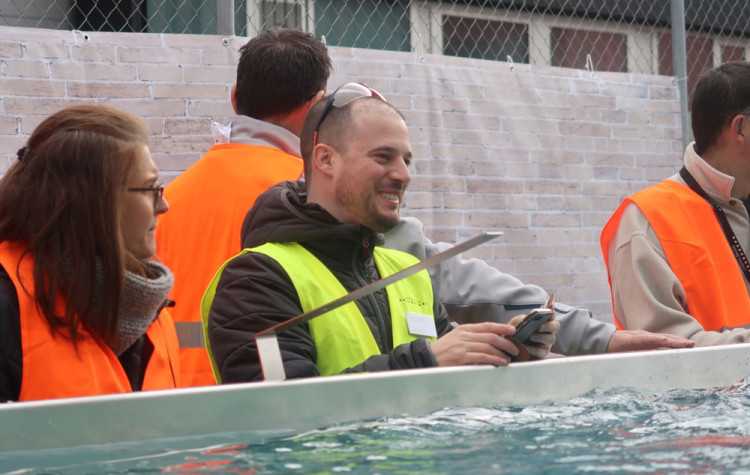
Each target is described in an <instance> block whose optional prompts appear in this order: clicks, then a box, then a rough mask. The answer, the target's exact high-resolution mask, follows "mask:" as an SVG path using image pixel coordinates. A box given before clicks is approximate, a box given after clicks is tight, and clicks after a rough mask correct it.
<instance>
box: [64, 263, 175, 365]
mask: <svg viewBox="0 0 750 475" xmlns="http://www.w3.org/2000/svg"><path fill="white" fill-rule="evenodd" d="M146 265H147V267H148V269H147V273H148V274H149V276H151V277H142V276H140V275H138V274H134V273H132V272H129V271H127V270H126V271H125V283H124V292H123V297H122V307H120V317H119V319H118V321H117V331H116V332H115V334H114V336H113V337H112V338H104V342H105V343H106V344H107V345H108V346H109V347H110V348H111V349H112V351H113V352H114V353H115V354H116V355H117V356H120V355H121V354H122V353H123V352H124V351H125V350H127V349H128V348H129V347H130V345H132V344H133V343H135V342H136V341H137V340H138V339H139V338H140V337H141V336H143V334H144V333H146V330H147V329H148V327H149V325H151V323H153V322H154V320H156V317H157V316H158V314H157V312H158V311H159V309H160V308H161V306H162V305H164V302H165V300H166V298H167V295H168V294H169V291H170V290H171V289H172V284H173V283H174V276H173V275H172V271H170V270H169V268H168V267H167V266H165V265H164V264H161V263H159V262H155V261H151V260H148V261H146ZM63 269H64V270H63V272H64V273H65V274H66V276H68V277H69V278H73V272H72V266H71V265H70V263H69V262H65V263H64V264H63ZM95 285H96V288H95V289H94V298H93V302H92V305H91V311H92V313H93V314H94V315H97V314H100V313H101V310H102V294H103V292H102V290H103V288H104V283H103V282H102V266H101V262H99V261H97V263H96V284H95Z"/></svg>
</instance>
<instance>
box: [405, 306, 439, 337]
mask: <svg viewBox="0 0 750 475" xmlns="http://www.w3.org/2000/svg"><path fill="white" fill-rule="evenodd" d="M406 325H407V326H408V327H409V333H411V334H412V335H417V336H429V337H432V338H437V329H436V328H435V317H433V316H432V315H423V314H421V313H413V312H406Z"/></svg>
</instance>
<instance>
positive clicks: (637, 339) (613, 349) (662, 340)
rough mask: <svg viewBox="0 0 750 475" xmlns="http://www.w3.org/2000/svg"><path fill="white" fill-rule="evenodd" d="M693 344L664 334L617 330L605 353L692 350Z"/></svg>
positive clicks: (684, 339)
mask: <svg viewBox="0 0 750 475" xmlns="http://www.w3.org/2000/svg"><path fill="white" fill-rule="evenodd" d="M693 346H695V342H694V341H691V340H688V339H686V338H681V337H679V336H675V335H668V334H666V333H651V332H647V331H645V330H617V331H616V332H614V333H613V334H612V339H611V340H609V346H608V347H607V353H617V352H620V351H644V350H658V349H668V348H692V347H693Z"/></svg>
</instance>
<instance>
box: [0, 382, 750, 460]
mask: <svg viewBox="0 0 750 475" xmlns="http://www.w3.org/2000/svg"><path fill="white" fill-rule="evenodd" d="M749 390H750V384H749V383H748V381H744V382H742V383H739V384H737V385H734V386H731V387H728V388H719V389H706V390H673V391H667V392H663V393H658V394H650V395H643V394H640V393H637V392H634V391H629V390H616V391H611V390H610V391H593V392H591V393H589V394H587V395H585V396H583V397H579V398H575V399H572V400H570V401H568V402H566V403H555V404H550V405H543V406H542V405H540V406H528V407H496V408H479V407H472V408H446V409H443V410H441V411H438V412H435V413H432V414H430V415H428V416H423V417H391V418H386V419H382V420H377V421H368V422H361V423H357V424H348V425H345V426H335V427H330V428H326V429H323V430H317V431H313V432H308V433H305V434H300V435H298V436H295V437H291V438H287V439H283V440H277V441H270V442H267V443H265V444H262V445H246V444H243V443H242V436H241V434H235V435H226V436H225V437H224V438H223V439H221V438H219V439H217V438H216V437H213V438H212V439H211V440H209V439H191V440H174V441H161V442H146V443H137V444H132V443H131V444H114V445H108V446H100V447H89V448H76V449H67V450H66V451H65V452H62V453H60V452H56V453H52V452H53V451H45V452H43V453H39V454H37V455H39V457H32V456H28V455H27V456H26V458H27V460H20V459H12V458H11V459H8V458H5V459H4V458H3V455H0V468H3V467H5V469H6V470H5V472H6V473H18V474H21V473H23V474H27V473H28V474H115V473H133V474H136V473H137V474H149V473H165V472H166V473H180V474H198V473H216V474H250V473H368V474H371V473H372V474H376V473H382V474H386V473H387V474H391V473H403V474H415V473H425V474H427V473H429V474H439V473H451V474H453V473H461V474H492V473H498V474H509V473H555V474H558V473H560V474H564V473H585V472H591V473H638V472H647V473H654V472H657V473H747V474H750V392H749ZM218 440H220V441H221V443H217V441H218ZM102 458H105V459H106V460H104V461H102ZM35 460H36V462H35ZM53 462H54V463H53ZM50 463H53V465H50ZM35 464H44V465H45V466H46V467H47V468H34V467H35ZM36 466H37V467H38V466H40V465H36ZM7 468H12V470H13V471H12V472H8V471H7ZM0 471H3V470H0Z"/></svg>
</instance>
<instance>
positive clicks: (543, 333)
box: [508, 315, 560, 360]
mask: <svg viewBox="0 0 750 475" xmlns="http://www.w3.org/2000/svg"><path fill="white" fill-rule="evenodd" d="M523 317H525V315H516V316H515V317H513V318H511V319H510V322H508V323H509V324H510V325H513V326H515V325H517V324H518V322H520V321H521V320H523ZM558 330H560V322H558V321H557V320H550V321H548V322H545V323H543V324H542V326H540V327H539V329H538V330H537V331H536V333H533V334H532V335H531V336H530V337H529V340H528V341H527V342H526V343H525V344H524V346H525V347H526V349H527V350H528V352H529V357H530V358H531V359H536V360H543V359H544V358H546V357H548V356H549V354H550V351H552V345H554V344H555V333H557V331H558Z"/></svg>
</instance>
